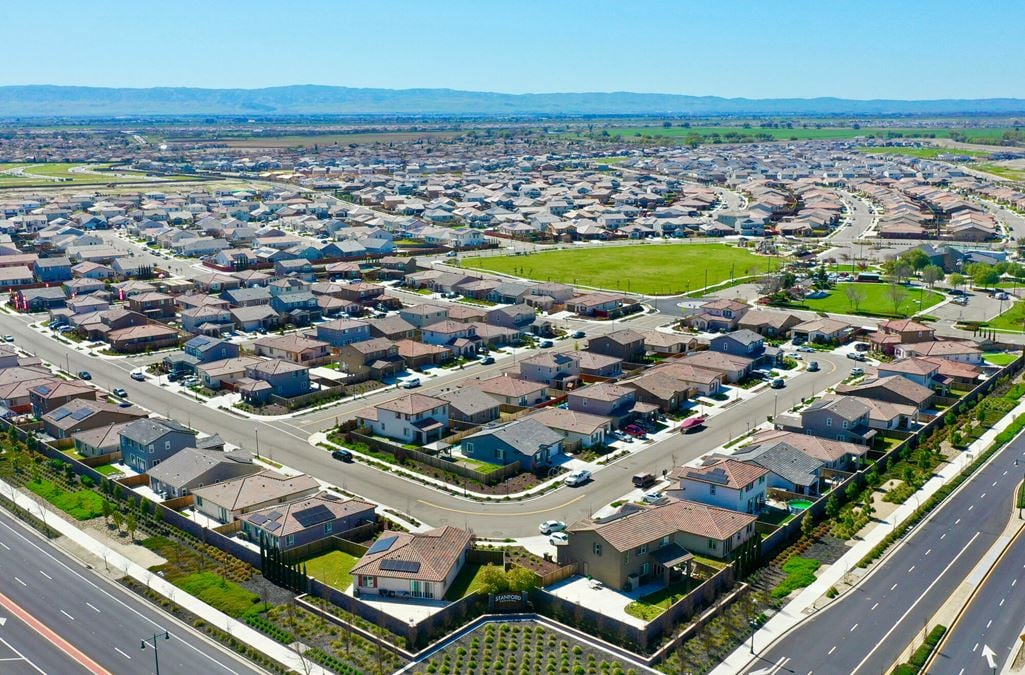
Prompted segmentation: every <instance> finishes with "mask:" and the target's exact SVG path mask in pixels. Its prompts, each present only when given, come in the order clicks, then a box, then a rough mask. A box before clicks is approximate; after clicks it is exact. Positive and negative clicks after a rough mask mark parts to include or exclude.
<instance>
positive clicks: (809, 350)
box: [797, 346, 815, 354]
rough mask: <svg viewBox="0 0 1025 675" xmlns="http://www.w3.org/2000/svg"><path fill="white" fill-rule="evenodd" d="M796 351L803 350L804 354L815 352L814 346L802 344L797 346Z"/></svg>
mask: <svg viewBox="0 0 1025 675" xmlns="http://www.w3.org/2000/svg"><path fill="white" fill-rule="evenodd" d="M797 351H799V352H804V353H805V354H814V353H815V348H814V347H807V346H802V347H798V348H797Z"/></svg>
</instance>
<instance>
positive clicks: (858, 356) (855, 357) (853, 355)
mask: <svg viewBox="0 0 1025 675" xmlns="http://www.w3.org/2000/svg"><path fill="white" fill-rule="evenodd" d="M847 358H849V359H851V360H852V361H864V360H865V355H864V354H862V353H861V352H848V353H847Z"/></svg>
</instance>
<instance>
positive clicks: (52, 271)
mask: <svg viewBox="0 0 1025 675" xmlns="http://www.w3.org/2000/svg"><path fill="white" fill-rule="evenodd" d="M34 267H35V275H36V279H38V280H39V281H43V282H46V283H53V282H57V283H60V282H63V281H67V280H69V279H71V261H70V260H68V259H67V258H66V257H64V256H59V257H56V258H39V259H37V260H36V262H35V266H34Z"/></svg>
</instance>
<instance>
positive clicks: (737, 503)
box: [667, 458, 769, 515]
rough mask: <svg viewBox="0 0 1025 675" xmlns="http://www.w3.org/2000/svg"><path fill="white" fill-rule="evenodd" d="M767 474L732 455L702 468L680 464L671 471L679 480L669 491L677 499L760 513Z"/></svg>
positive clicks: (675, 478)
mask: <svg viewBox="0 0 1025 675" xmlns="http://www.w3.org/2000/svg"><path fill="white" fill-rule="evenodd" d="M768 473H769V471H768V469H765V468H764V467H761V466H759V465H757V464H751V463H748V462H738V461H737V460H735V459H729V458H727V459H718V460H715V461H714V462H712V463H710V464H706V465H704V466H699V467H690V466H681V467H677V468H676V469H673V471H672V472H671V473H670V477H671V478H672V479H673V480H674V481H679V482H678V484H677V485H676V486H674V487H672V488H670V489H669V490H668V491H667V493H668V494H669V496H671V497H676V498H677V499H689V500H690V501H692V502H700V503H702V504H708V505H709V506H718V507H719V508H723V509H729V510H730V511H740V512H741V513H753V514H755V515H757V514H758V513H759V512H761V510H762V508H764V506H765V494H766V493H765V491H766V480H765V477H766V475H767V474H768Z"/></svg>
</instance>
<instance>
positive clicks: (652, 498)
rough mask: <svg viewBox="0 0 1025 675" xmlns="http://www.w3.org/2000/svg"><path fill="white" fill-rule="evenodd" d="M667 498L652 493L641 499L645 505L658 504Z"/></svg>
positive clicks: (659, 493)
mask: <svg viewBox="0 0 1025 675" xmlns="http://www.w3.org/2000/svg"><path fill="white" fill-rule="evenodd" d="M665 497H666V496H665V495H664V494H662V493H661V492H650V493H648V494H646V495H644V496H643V497H641V501H643V502H644V503H645V504H658V503H659V502H660V501H662V500H663V499H665Z"/></svg>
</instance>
